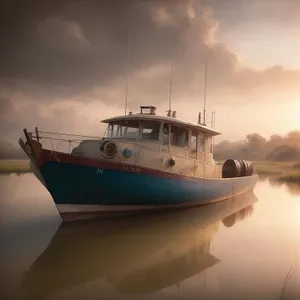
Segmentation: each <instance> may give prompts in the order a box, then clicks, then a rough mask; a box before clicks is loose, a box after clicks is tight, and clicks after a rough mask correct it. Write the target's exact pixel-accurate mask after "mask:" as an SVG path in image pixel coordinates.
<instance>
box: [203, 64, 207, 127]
mask: <svg viewBox="0 0 300 300" xmlns="http://www.w3.org/2000/svg"><path fill="white" fill-rule="evenodd" d="M206 86H207V63H205V73H204V106H203V125H206V124H205V113H206Z"/></svg>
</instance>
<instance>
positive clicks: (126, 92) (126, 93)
mask: <svg viewBox="0 0 300 300" xmlns="http://www.w3.org/2000/svg"><path fill="white" fill-rule="evenodd" d="M130 42H131V30H130V28H129V29H128V50H127V67H126V74H125V116H126V114H127V95H128V78H127V77H128V75H127V73H128V65H129V61H130Z"/></svg>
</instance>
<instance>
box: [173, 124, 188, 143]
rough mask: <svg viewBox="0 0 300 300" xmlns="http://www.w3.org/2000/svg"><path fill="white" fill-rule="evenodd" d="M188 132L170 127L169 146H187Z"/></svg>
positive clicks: (184, 129)
mask: <svg viewBox="0 0 300 300" xmlns="http://www.w3.org/2000/svg"><path fill="white" fill-rule="evenodd" d="M188 137H189V135H188V130H187V129H186V128H181V127H177V126H171V145H172V146H175V147H187V146H188Z"/></svg>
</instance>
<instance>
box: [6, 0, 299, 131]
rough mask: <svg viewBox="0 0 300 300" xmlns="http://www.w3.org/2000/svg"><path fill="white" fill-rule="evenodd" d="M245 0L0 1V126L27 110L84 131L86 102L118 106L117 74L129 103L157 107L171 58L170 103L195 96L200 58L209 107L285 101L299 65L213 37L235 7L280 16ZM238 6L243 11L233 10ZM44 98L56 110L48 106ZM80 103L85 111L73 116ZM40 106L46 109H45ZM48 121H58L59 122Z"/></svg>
mask: <svg viewBox="0 0 300 300" xmlns="http://www.w3.org/2000/svg"><path fill="white" fill-rule="evenodd" d="M296 2H297V1H294V2H293V3H296ZM247 3H248V4H247ZM251 3H252V2H251ZM255 3H256V4H255V5H253V4H251V5H250V4H249V2H245V1H244V0H242V1H234V0H230V1H229V2H227V1H226V4H225V2H224V1H220V0H213V1H197V0H194V1H192V0H187V1H184V0H143V1H140V0H139V1H138V0H126V1H117V0H115V1H111V0H103V1H96V0H90V1H85V0H76V1H75V0H62V1H55V0H54V1H47V0H40V1H36V0H28V1H26V3H25V1H4V2H1V6H2V7H0V20H1V24H0V25H1V26H0V36H1V45H4V46H3V47H1V50H0V51H1V53H0V97H2V99H0V103H1V104H0V105H1V109H2V108H3V111H4V110H6V113H5V115H4V117H3V118H1V131H2V133H5V130H3V128H8V130H7V132H10V134H12V132H15V131H16V129H17V128H20V127H21V128H23V127H24V126H25V125H26V126H27V125H33V123H32V119H33V116H34V121H35V124H37V125H38V124H43V126H44V125H49V127H52V126H53V127H55V129H64V128H66V129H73V130H72V131H73V132H74V130H75V128H78V129H80V126H79V125H77V124H78V123H76V122H82V123H85V124H90V125H87V127H86V128H85V129H86V130H87V129H89V130H92V129H91V128H92V126H93V125H92V124H94V123H93V122H94V121H93V122H91V121H90V120H89V117H88V115H89V114H92V112H93V111H95V109H97V108H101V114H103V113H104V112H106V115H105V116H107V112H110V111H111V112H112V113H113V114H114V113H115V112H123V103H124V93H125V91H124V86H125V74H126V72H127V74H128V83H129V84H128V93H129V106H130V107H131V108H133V107H137V106H138V105H140V104H142V103H143V104H145V103H153V104H156V105H164V106H166V103H167V99H168V93H169V77H170V59H171V56H172V57H173V99H174V100H173V101H174V102H176V101H177V102H180V101H181V102H182V101H187V103H189V104H191V105H192V104H193V103H196V101H198V102H199V97H201V95H202V94H203V76H204V72H203V71H204V66H205V63H206V62H207V63H208V78H209V81H208V91H209V97H210V99H211V101H213V104H214V105H219V104H229V102H228V101H231V102H230V103H233V102H234V101H236V102H238V103H239V104H241V103H243V101H249V99H251V101H261V100H262V99H263V98H265V96H266V95H270V94H271V93H272V96H269V97H268V99H270V100H272V101H274V97H275V96H276V97H277V98H278V97H279V96H281V97H285V99H288V97H289V95H290V94H293V95H296V94H297V93H300V84H299V83H300V70H288V69H285V68H284V67H283V66H274V67H271V68H268V69H266V70H262V71H258V70H255V69H254V68H252V67H251V66H247V65H245V64H243V63H242V61H241V60H240V59H239V56H238V55H237V54H236V53H234V52H233V51H232V50H231V48H230V45H229V44H227V43H225V42H224V41H220V40H219V39H217V38H216V36H217V34H218V32H219V31H220V30H222V26H225V27H226V26H229V27H230V26H243V21H244V17H245V14H246V15H247V17H246V19H247V18H248V19H247V20H248V21H249V20H251V22H254V21H255V20H252V18H253V17H252V15H251V14H249V13H248V11H254V12H256V13H257V18H258V20H257V22H258V23H260V22H263V21H265V20H266V19H269V20H270V22H274V20H277V21H278V22H279V21H281V22H286V23H288V22H289V18H283V17H281V15H280V14H278V12H279V11H280V9H279V8H280V7H281V6H280V5H281V4H280V3H279V2H278V3H277V2H276V3H277V4H276V5H275V6H274V5H272V4H268V5H266V3H267V1H265V2H264V4H262V5H260V4H259V3H258V2H255ZM269 3H270V2H269ZM272 3H273V2H272ZM289 3H291V4H290V6H287V7H289V9H288V8H285V10H284V12H285V15H288V14H289V13H290V14H291V18H292V19H293V20H294V21H295V20H296V19H295V18H294V17H293V16H294V15H295V14H296V11H297V10H296V9H297V8H299V5H297V4H292V2H291V1H289ZM297 3H298V2H297ZM270 5H272V7H271V6H270ZM260 8H261V10H260ZM273 11H274V12H275V13H274V15H272V12H273ZM241 12H242V13H243V14H244V15H243V16H244V17H240V13H241ZM298 12H299V10H298ZM294 21H293V22H294ZM129 29H130V32H131V43H130V44H131V47H130V60H129V61H128V31H129ZM274 94H275V95H274ZM258 95H259V96H258ZM228 99H230V100H228ZM264 101H265V100H264ZM278 101H279V100H278ZM280 101H282V100H280ZM286 101H288V100H286ZM70 103H73V104H72V105H73V106H74V107H73V108H70V107H71V106H70V105H71V104H70ZM54 104H55V105H57V107H59V110H58V108H57V110H55V109H54V107H53V105H54ZM85 105H86V106H88V107H90V110H86V111H85V114H82V113H81V110H82V108H83V107H84V106H85ZM92 107H93V108H94V109H93V108H92ZM44 111H49V113H51V117H50V115H45V114H44V113H43V112H44ZM24 112H26V114H25V113H24ZM62 113H64V114H65V117H64V118H63V117H62ZM2 114H3V113H2ZM1 116H2V115H1ZM105 116H104V115H103V117H105ZM80 118H81V119H80ZM93 118H94V117H93ZM57 120H63V121H62V123H61V124H60V125H59V126H58V125H57V124H59V122H57ZM74 120H76V121H74ZM78 120H82V121H78ZM21 124H22V125H21ZM7 135H8V133H7Z"/></svg>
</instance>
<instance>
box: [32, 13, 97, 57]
mask: <svg viewBox="0 0 300 300" xmlns="http://www.w3.org/2000/svg"><path fill="white" fill-rule="evenodd" d="M38 32H39V34H40V38H41V39H42V40H43V41H44V42H45V43H46V44H47V45H48V46H49V47H51V48H53V49H54V50H55V49H57V50H63V51H65V52H66V53H68V54H72V53H75V54H81V53H84V54H85V53H86V52H88V51H89V50H90V49H91V47H92V45H91V43H90V41H88V40H87V38H86V37H85V35H84V33H83V30H82V28H81V26H80V25H79V24H77V23H76V22H73V21H68V20H64V19H61V18H58V17H49V18H47V19H46V20H45V21H44V22H41V23H40V24H38Z"/></svg>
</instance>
